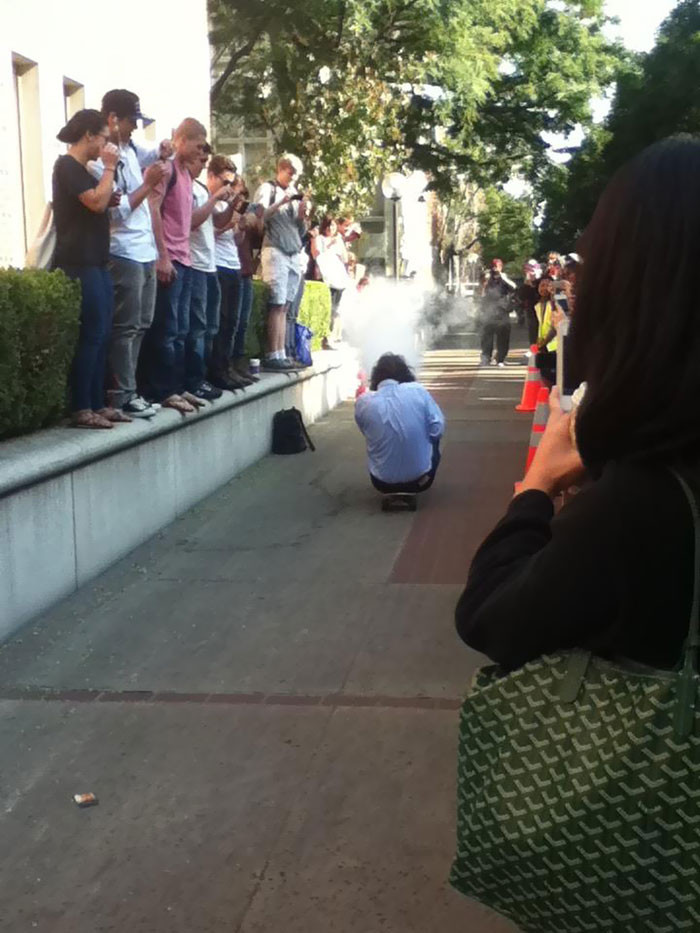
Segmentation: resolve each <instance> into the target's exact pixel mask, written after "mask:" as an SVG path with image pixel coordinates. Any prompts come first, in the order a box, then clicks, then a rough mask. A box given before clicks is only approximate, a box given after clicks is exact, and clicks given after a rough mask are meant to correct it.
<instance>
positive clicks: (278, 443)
mask: <svg viewBox="0 0 700 933" xmlns="http://www.w3.org/2000/svg"><path fill="white" fill-rule="evenodd" d="M307 447H310V448H311V450H316V448H315V447H314V444H313V441H312V440H311V438H310V437H309V433H308V431H307V430H306V426H305V425H304V419H303V418H302V417H301V412H300V411H299V409H298V408H283V409H282V410H281V411H278V412H275V414H274V416H273V418H272V453H273V454H300V453H302V452H303V451H305V450H306V448H307Z"/></svg>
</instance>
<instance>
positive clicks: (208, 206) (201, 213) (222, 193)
mask: <svg viewBox="0 0 700 933" xmlns="http://www.w3.org/2000/svg"><path fill="white" fill-rule="evenodd" d="M228 197H229V194H228V191H227V190H226V185H220V186H219V187H218V188H217V189H216V191H215V192H214V193H213V194H212V195H210V196H209V198H208V199H207V200H206V201H205V202H204V204H202V205H201V206H200V207H196V208H195V209H194V210H193V211H192V226H191V228H190V229H192V230H196V229H197V227H201V226H202V224H203V223H204V221H205V220H206V219H207V217H210V216H211V214H212V212H213V210H214V208H215V207H216V205H217V202H219V201H226V200H228ZM221 213H222V214H225V213H227V211H222V212H221ZM214 224H215V226H216V227H217V229H218V227H219V224H217V223H216V217H215V218H214Z"/></svg>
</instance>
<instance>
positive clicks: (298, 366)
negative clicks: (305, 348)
mask: <svg viewBox="0 0 700 933" xmlns="http://www.w3.org/2000/svg"><path fill="white" fill-rule="evenodd" d="M289 359H290V360H291V362H292V363H293V364H294V368H295V369H310V368H311V367H312V366H313V363H302V361H301V360H298V359H297V358H296V356H294V357H289Z"/></svg>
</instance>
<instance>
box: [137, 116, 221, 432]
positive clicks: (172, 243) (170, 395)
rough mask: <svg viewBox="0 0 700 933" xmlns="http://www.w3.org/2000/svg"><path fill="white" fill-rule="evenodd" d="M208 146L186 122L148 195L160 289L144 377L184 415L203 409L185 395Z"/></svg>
mask: <svg viewBox="0 0 700 933" xmlns="http://www.w3.org/2000/svg"><path fill="white" fill-rule="evenodd" d="M206 143H207V131H206V127H204V126H203V124H202V123H200V122H199V120H195V119H194V118H193V117H187V118H186V119H185V120H183V121H182V123H181V124H180V125H179V126H178V127H177V129H176V130H175V133H174V137H173V147H174V152H175V155H174V158H173V159H172V160H170V161H168V162H166V163H165V172H164V176H163V179H162V181H161V182H160V184H159V185H157V186H156V187H155V188H154V189H153V191H151V192H150V193H149V195H148V203H149V207H150V209H151V219H152V222H153V234H154V236H155V241H156V248H157V251H158V258H157V260H156V276H157V278H158V286H157V291H156V308H155V314H154V318H153V326H152V327H151V329H150V330H149V332H148V334H147V335H146V339H145V340H144V353H142V359H141V360H140V375H141V380H142V382H143V383H144V384H145V393H146V394H147V395H148V397H151V398H153V399H154V400H155V401H156V402H158V403H160V404H162V405H163V406H164V407H165V408H173V409H174V410H175V411H178V412H180V414H182V415H184V414H188V413H189V412H193V411H195V409H196V408H197V406H198V404H199V400H198V399H197V397H196V396H193V395H192V394H191V393H189V392H187V391H186V384H187V381H188V377H189V376H190V373H188V372H187V371H186V364H187V361H188V357H187V355H186V342H187V336H188V334H189V330H190V299H191V293H192V255H191V252H190V232H191V229H192V211H193V203H194V201H193V193H192V173H191V171H190V166H191V164H192V163H193V162H196V160H198V159H201V158H202V155H203V154H204V152H205V148H206Z"/></svg>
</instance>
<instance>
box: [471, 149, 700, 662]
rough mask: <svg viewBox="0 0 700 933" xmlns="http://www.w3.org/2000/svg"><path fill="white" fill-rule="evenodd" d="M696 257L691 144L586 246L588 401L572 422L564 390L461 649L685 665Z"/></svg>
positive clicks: (663, 163)
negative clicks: (681, 661) (575, 489)
mask: <svg viewBox="0 0 700 933" xmlns="http://www.w3.org/2000/svg"><path fill="white" fill-rule="evenodd" d="M698 243H700V141H698V140H697V139H693V138H691V137H689V136H688V137H675V138H671V139H666V140H663V141H661V142H658V143H655V144H654V145H652V146H650V147H649V148H647V149H645V150H644V151H643V152H642V153H641V154H640V155H638V156H637V157H636V158H635V159H633V160H632V161H631V162H629V163H627V164H626V165H625V166H623V167H622V168H621V169H620V170H619V171H618V172H617V174H616V175H615V176H614V177H613V179H612V181H611V182H610V183H609V184H608V187H607V188H606V190H605V192H604V193H603V195H602V197H601V199H600V201H599V202H598V206H597V208H596V211H595V214H594V216H593V219H592V221H591V223H590V224H589V226H588V228H587V230H586V231H585V232H584V234H583V236H582V238H581V242H580V252H581V255H582V256H583V260H584V261H583V262H582V263H581V264H580V265H579V266H578V270H577V271H578V281H577V293H576V312H575V314H574V315H573V316H572V319H571V331H570V335H569V338H568V340H567V343H569V342H570V349H571V363H572V366H573V368H574V370H575V374H576V379H575V380H574V382H578V381H579V380H585V382H586V386H587V387H586V393H585V396H584V398H583V401H582V402H581V404H580V407H579V408H578V409H577V411H576V414H575V419H574V417H573V416H572V415H571V414H567V413H566V412H564V411H562V408H561V405H560V402H559V397H558V392H557V390H556V389H554V390H553V391H552V394H551V401H550V405H551V409H552V413H551V415H550V419H549V422H548V424H547V428H546V430H545V432H544V434H543V435H542V440H541V442H540V445H539V447H538V449H537V453H536V455H535V458H534V460H533V463H532V466H531V467H530V469H529V471H528V473H527V476H526V477H525V479H524V481H523V483H522V484H521V486H520V490H521V491H520V492H519V493H518V494H517V495H516V496H515V498H514V499H513V500H512V502H511V505H510V507H509V508H508V510H507V512H506V515H505V516H504V517H503V519H502V520H501V521H500V522H499V523H498V525H497V526H496V528H495V529H494V530H493V532H492V533H491V534H490V535H489V536H488V537H487V538H486V540H485V541H484V542H483V544H482V545H481V547H480V548H479V550H478V552H477V554H476V556H475V557H474V560H473V562H472V566H471V570H470V572H469V580H468V583H467V586H466V589H465V590H464V593H463V594H462V597H461V599H460V601H459V603H458V606H457V610H456V619H457V629H458V632H459V634H460V636H461V637H462V638H463V640H464V641H466V642H467V644H469V645H470V646H471V647H472V648H475V649H476V650H477V651H482V652H484V653H485V654H486V655H488V656H489V657H490V658H492V659H493V660H494V661H496V662H498V663H499V664H501V665H503V666H504V667H505V668H507V669H509V670H510V669H514V668H518V667H520V666H521V665H523V664H525V663H526V662H527V661H529V660H532V659H534V658H537V657H539V656H540V655H543V654H546V653H550V652H555V651H558V650H560V649H566V648H572V647H574V646H578V647H582V648H587V649H589V650H591V651H593V652H594V653H595V654H597V655H600V656H603V657H616V656H617V657H626V658H630V659H632V660H635V661H638V662H640V663H643V664H648V665H652V666H654V667H659V668H666V669H671V668H673V667H674V666H675V665H676V663H677V661H678V658H679V657H680V654H681V649H682V646H683V643H684V640H685V638H686V635H687V631H688V618H689V616H690V610H691V602H692V595H693V553H694V548H695V547H696V545H695V543H694V535H693V522H692V518H691V512H690V510H689V508H688V504H687V502H686V500H685V497H684V494H683V491H682V489H681V486H680V484H679V483H678V482H677V480H676V479H675V478H674V476H673V475H672V474H671V472H670V469H669V468H670V467H676V468H678V469H680V470H681V471H682V472H683V474H684V476H685V478H686V480H687V481H688V482H689V483H690V484H692V487H693V488H694V489H695V490H700V420H699V419H698V411H697V405H698V398H700V369H698V366H697V359H698V356H700V321H699V320H698V316H697V300H696V290H697V283H696V279H697V259H696V256H697V249H698ZM640 269H644V270H647V274H645V275H644V276H640V274H639V270H640ZM569 381H571V380H569ZM572 420H573V424H572ZM586 477H587V478H588V479H589V480H590V482H589V483H588V484H587V486H586V487H585V488H584V489H583V490H582V491H581V492H579V493H578V494H577V495H576V496H574V497H573V499H572V500H571V501H570V502H569V503H568V504H567V505H565V506H564V508H563V509H561V511H559V512H558V513H557V514H556V515H555V508H554V502H555V500H556V498H557V496H558V495H559V494H560V493H561V492H562V491H565V490H567V489H569V487H571V486H572V485H574V484H576V485H580V484H581V483H582V482H583V480H584V479H585V478H586Z"/></svg>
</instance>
